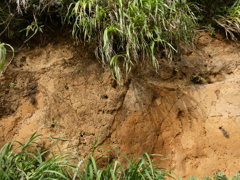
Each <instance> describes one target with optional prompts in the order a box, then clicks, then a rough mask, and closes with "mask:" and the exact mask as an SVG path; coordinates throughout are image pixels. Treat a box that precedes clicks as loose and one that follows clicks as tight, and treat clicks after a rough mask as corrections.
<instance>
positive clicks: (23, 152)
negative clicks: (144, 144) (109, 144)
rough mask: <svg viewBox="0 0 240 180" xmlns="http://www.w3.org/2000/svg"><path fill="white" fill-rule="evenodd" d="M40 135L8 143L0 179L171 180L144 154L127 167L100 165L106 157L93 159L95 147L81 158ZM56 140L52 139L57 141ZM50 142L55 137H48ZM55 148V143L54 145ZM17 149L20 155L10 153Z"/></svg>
mask: <svg viewBox="0 0 240 180" xmlns="http://www.w3.org/2000/svg"><path fill="white" fill-rule="evenodd" d="M40 137H42V135H37V134H36V133H34V134H33V135H32V136H31V137H30V139H29V140H28V141H27V142H26V143H25V144H23V143H20V142H9V143H6V144H5V145H4V146H3V147H2V148H1V149H0V177H1V179H2V180H5V179H6V180H15V179H22V180H25V179H28V180H39V179H44V180H46V179H51V180H52V179H57V180H63V179H67V180H75V179H84V180H110V179H111V180H127V179H129V180H133V179H138V180H141V179H142V180H143V179H144V180H150V179H153V180H155V179H159V180H160V179H162V180H165V179H166V178H168V179H169V178H171V179H174V178H173V177H172V176H171V172H170V171H165V170H164V169H161V168H158V167H156V166H154V165H153V162H152V160H151V158H150V155H149V154H147V153H145V154H143V156H142V157H141V158H140V159H133V160H129V159H127V161H128V163H127V165H122V164H121V163H120V162H119V161H112V162H108V163H105V164H104V166H103V165H102V164H101V162H102V160H104V159H107V158H108V157H107V156H104V155H100V156H95V150H96V147H94V148H93V152H92V155H91V156H90V157H88V158H85V159H81V158H80V157H79V156H78V155H77V153H74V152H63V151H61V150H60V148H59V147H58V148H59V152H58V153H53V152H51V151H50V150H49V149H47V148H45V147H43V146H41V145H40V144H39V143H38V140H39V138H40ZM56 139H57V138H55V140H56ZM51 140H52V141H53V142H55V141H54V138H51ZM56 145H57V144H56ZM13 147H17V148H18V149H17V150H18V151H19V152H15V151H13V150H12V148H13Z"/></svg>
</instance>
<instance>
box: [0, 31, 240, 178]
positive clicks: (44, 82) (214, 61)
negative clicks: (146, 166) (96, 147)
mask: <svg viewBox="0 0 240 180" xmlns="http://www.w3.org/2000/svg"><path fill="white" fill-rule="evenodd" d="M185 51H186V52H185V53H184V55H183V56H182V57H178V58H176V59H175V61H174V62H173V63H172V64H171V65H169V64H168V63H165V64H164V65H162V67H161V71H160V72H159V74H154V73H153V72H151V71H144V72H141V71H139V72H138V76H135V77H134V78H131V80H130V82H129V84H128V85H127V86H119V85H117V84H116V82H114V81H113V80H112V79H111V76H110V73H109V71H108V70H107V69H104V68H103V67H102V66H101V65H100V64H99V62H98V61H97V60H96V59H95V57H94V55H93V52H92V51H91V50H90V49H89V48H87V47H86V48H83V46H82V45H79V46H73V45H72V44H69V43H68V42H64V43H63V42H60V43H57V44H54V43H49V44H48V45H46V46H43V47H35V48H32V49H29V50H24V51H21V52H20V53H18V54H17V55H16V58H15V59H14V62H13V63H12V64H11V65H10V66H9V68H8V70H7V72H6V73H5V74H4V77H1V82H0V89H1V91H0V92H1V94H0V131H1V133H0V146H1V145H3V144H4V143H5V142H7V141H10V140H13V139H17V140H20V141H24V140H27V139H28V138H29V137H30V136H31V135H32V133H34V132H35V131H38V133H41V134H45V135H48V136H52V137H57V138H65V139H70V140H71V141H59V143H60V145H61V147H62V148H64V147H67V146H70V145H76V144H78V146H77V147H76V148H75V150H76V151H78V152H79V153H80V154H82V155H83V156H86V155H88V154H89V152H90V148H91V147H92V144H93V143H94V141H95V140H96V138H98V143H99V144H103V143H104V144H110V145H112V146H113V147H115V148H116V149H118V150H119V151H120V152H121V153H124V154H127V155H130V154H132V153H134V154H135V155H136V156H138V155H141V154H142V153H144V152H148V153H154V154H162V155H163V156H168V159H167V160H165V161H163V163H161V164H160V165H161V166H163V167H166V168H169V167H170V168H173V170H174V172H175V173H177V174H178V175H179V176H181V177H189V176H190V175H196V176H198V175H204V174H208V175H211V176H212V175H213V174H214V173H215V172H216V171H222V172H225V173H226V174H227V175H231V176H232V175H233V174H234V173H236V172H238V171H240V169H239V167H240V164H239V158H240V152H239V151H238V149H239V148H240V130H239V129H240V123H239V121H240V101H239V99H240V95H239V91H240V86H239V84H240V82H239V81H240V69H239V63H240V55H239V44H237V43H230V42H225V41H224V40H223V39H221V37H216V38H213V37H210V36H208V34H207V33H199V36H198V43H197V46H196V48H195V49H192V50H185ZM176 67H177V71H176ZM192 74H200V75H201V76H202V77H204V78H205V79H206V82H205V83H203V84H194V83H192V82H191V81H190V76H191V75H192Z"/></svg>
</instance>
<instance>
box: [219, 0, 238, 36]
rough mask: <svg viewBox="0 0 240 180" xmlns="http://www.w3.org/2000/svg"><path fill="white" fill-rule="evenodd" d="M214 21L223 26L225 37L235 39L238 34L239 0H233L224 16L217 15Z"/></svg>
mask: <svg viewBox="0 0 240 180" xmlns="http://www.w3.org/2000/svg"><path fill="white" fill-rule="evenodd" d="M215 21H216V22H217V23H218V24H219V25H220V26H221V27H223V28H224V30H225V32H226V37H228V38H230V39H232V40H237V36H238V37H239V36H240V0H237V1H235V3H234V4H233V5H232V6H231V7H230V8H228V9H227V12H226V14H225V15H224V16H221V15H219V16H217V17H216V19H215Z"/></svg>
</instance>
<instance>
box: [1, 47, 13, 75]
mask: <svg viewBox="0 0 240 180" xmlns="http://www.w3.org/2000/svg"><path fill="white" fill-rule="evenodd" d="M6 46H7V47H9V48H10V49H11V50H12V59H13V58H14V49H13V47H12V46H11V45H10V44H6V43H0V71H2V70H3V69H4V65H5V62H6V56H7V50H6Z"/></svg>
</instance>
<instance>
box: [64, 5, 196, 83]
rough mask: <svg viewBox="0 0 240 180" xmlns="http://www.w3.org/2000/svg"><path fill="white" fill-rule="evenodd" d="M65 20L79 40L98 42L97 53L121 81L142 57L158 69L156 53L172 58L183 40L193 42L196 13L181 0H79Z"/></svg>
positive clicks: (70, 9)
mask: <svg viewBox="0 0 240 180" xmlns="http://www.w3.org/2000/svg"><path fill="white" fill-rule="evenodd" d="M66 19H67V20H68V22H69V23H70V24H72V25H73V31H72V35H73V37H74V38H75V39H76V40H79V38H80V37H82V36H83V37H84V40H85V41H87V42H96V44H97V49H96V55H97V56H99V57H100V58H101V59H102V62H103V63H105V64H109V65H110V67H111V69H112V72H113V75H114V77H115V78H116V79H117V80H118V81H120V79H121V78H122V74H125V75H126V77H125V79H127V76H128V74H129V72H130V71H131V69H132V67H133V65H134V64H137V63H139V61H140V59H143V60H146V59H150V60H151V62H152V65H153V66H154V67H155V68H156V69H158V67H159V64H158V61H157V58H156V52H158V51H161V50H163V51H164V53H165V56H166V57H167V58H168V59H169V60H171V59H172V57H173V54H174V53H176V52H177V50H178V46H179V44H180V43H182V42H188V43H189V42H191V41H192V38H193V34H194V26H195V20H196V18H195V16H194V14H193V13H192V11H191V9H190V6H189V5H188V3H186V1H180V0H172V1H168V0H131V1H125V0H103V1H99V0H92V1H90V0H78V1H77V2H74V3H72V4H71V5H70V6H69V8H68V13H67V16H66Z"/></svg>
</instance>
